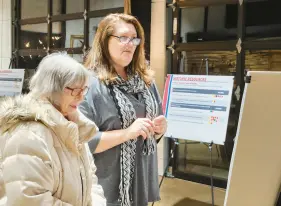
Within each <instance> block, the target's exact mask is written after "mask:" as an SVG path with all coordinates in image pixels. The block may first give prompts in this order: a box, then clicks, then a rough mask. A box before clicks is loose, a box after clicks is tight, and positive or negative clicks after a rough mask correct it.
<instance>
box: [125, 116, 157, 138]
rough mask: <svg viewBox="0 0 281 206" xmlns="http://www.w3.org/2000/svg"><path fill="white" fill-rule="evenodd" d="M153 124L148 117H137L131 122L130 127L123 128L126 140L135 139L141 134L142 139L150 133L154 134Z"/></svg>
mask: <svg viewBox="0 0 281 206" xmlns="http://www.w3.org/2000/svg"><path fill="white" fill-rule="evenodd" d="M153 128H154V125H153V122H152V121H151V120H150V119H147V118H138V119H136V120H135V121H134V123H133V124H131V126H130V127H128V128H127V129H125V132H126V140H129V139H136V138H138V137H139V136H142V137H143V139H146V138H148V137H149V136H151V135H154V130H153Z"/></svg>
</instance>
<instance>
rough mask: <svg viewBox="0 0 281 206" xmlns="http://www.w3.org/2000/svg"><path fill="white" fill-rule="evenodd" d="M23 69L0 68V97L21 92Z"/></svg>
mask: <svg viewBox="0 0 281 206" xmlns="http://www.w3.org/2000/svg"><path fill="white" fill-rule="evenodd" d="M23 79H24V69H6V70H4V69H2V70H1V69H0V97H5V96H16V95H19V94H21V92H22V86H23Z"/></svg>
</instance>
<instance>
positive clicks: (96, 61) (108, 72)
mask: <svg viewBox="0 0 281 206" xmlns="http://www.w3.org/2000/svg"><path fill="white" fill-rule="evenodd" d="M119 21H124V22H126V23H129V24H132V25H134V27H135V29H136V31H137V36H138V38H140V39H141V43H140V45H138V46H137V48H136V50H135V53H134V56H133V59H132V61H131V63H130V64H129V65H128V68H130V69H131V72H132V73H133V74H136V73H138V74H139V75H140V77H141V78H142V79H143V80H144V81H145V83H146V84H147V85H150V84H151V83H152V80H153V77H154V72H153V71H152V70H151V69H149V67H148V64H147V61H146V59H145V50H144V42H145V38H144V31H143V28H142V26H141V24H140V23H139V21H138V20H137V19H136V18H135V17H133V16H131V15H128V14H109V15H107V16H106V17H105V18H104V19H103V20H102V21H101V22H100V23H99V26H98V30H97V32H96V35H95V38H94V41H93V44H92V48H91V50H90V51H89V53H88V55H87V57H86V61H85V67H86V68H89V69H90V70H93V71H94V72H95V73H96V75H97V76H98V78H99V79H100V80H101V81H109V82H110V81H114V79H115V78H116V77H117V74H116V71H115V68H114V67H113V66H112V65H111V63H110V60H111V57H110V54H109V50H108V41H109V37H110V35H112V34H113V31H114V26H115V24H116V23H117V22H119Z"/></svg>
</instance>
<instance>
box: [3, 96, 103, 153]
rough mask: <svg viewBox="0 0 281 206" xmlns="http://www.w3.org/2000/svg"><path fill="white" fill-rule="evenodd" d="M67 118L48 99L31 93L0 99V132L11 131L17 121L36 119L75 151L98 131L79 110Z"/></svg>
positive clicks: (18, 122)
mask: <svg viewBox="0 0 281 206" xmlns="http://www.w3.org/2000/svg"><path fill="white" fill-rule="evenodd" d="M73 115H74V118H73V119H74V120H73V121H68V120H67V119H66V118H65V117H64V116H63V115H62V114H61V113H60V112H59V111H58V110H57V109H56V108H55V107H54V106H53V105H52V104H51V103H50V102H49V101H47V100H43V99H36V98H33V97H32V96H31V95H24V96H18V97H13V98H7V99H5V100H3V101H1V102H0V134H1V133H2V134H3V133H6V132H11V131H12V130H13V129H14V128H15V127H16V126H17V125H18V124H20V123H23V122H31V121H37V122H41V123H43V124H44V125H45V126H46V127H48V128H49V129H51V130H52V131H53V132H54V133H55V134H56V135H57V136H58V137H59V138H60V139H61V140H62V142H63V143H64V144H65V145H66V146H67V147H68V148H69V149H71V150H72V151H73V152H75V153H77V152H78V150H79V146H80V145H82V144H83V143H85V142H88V141H89V140H90V139H91V138H92V137H93V136H94V135H95V133H96V132H97V131H98V128H97V126H96V125H95V123H94V122H92V121H90V120H89V119H87V118H86V117H85V116H84V115H83V114H82V113H80V112H78V111H77V112H76V113H74V114H73Z"/></svg>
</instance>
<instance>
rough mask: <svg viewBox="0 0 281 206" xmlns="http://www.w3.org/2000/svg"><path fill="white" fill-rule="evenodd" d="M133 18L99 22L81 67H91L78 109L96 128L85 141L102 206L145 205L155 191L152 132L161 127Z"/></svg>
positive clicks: (155, 197)
mask: <svg viewBox="0 0 281 206" xmlns="http://www.w3.org/2000/svg"><path fill="white" fill-rule="evenodd" d="M144 42H145V40H144V31H143V28H142V26H141V25H140V23H139V22H138V21H137V19H136V18H134V17H133V16H130V15H126V14H110V15H108V16H106V17H105V18H104V19H103V20H102V21H101V22H100V24H99V27H98V30H97V33H96V35H95V39H94V42H93V46H92V49H91V51H90V52H89V55H88V57H87V60H86V67H87V68H89V69H90V70H92V71H93V73H94V77H93V78H92V80H91V82H90V91H89V93H88V94H87V95H86V98H85V101H83V102H82V104H81V106H80V110H81V111H82V112H83V113H84V114H85V115H86V116H87V117H88V118H90V119H91V120H93V121H94V122H95V123H96V124H97V125H98V127H99V128H100V132H98V133H97V135H95V137H94V138H93V139H92V140H91V141H90V142H89V146H90V149H91V151H92V153H94V157H95V161H96V164H97V167H98V170H97V176H98V178H99V180H100V184H101V185H102V186H103V188H104V192H105V197H106V199H107V201H108V206H111V205H122V206H130V205H134V206H146V205H148V202H153V201H157V200H159V199H160V197H159V187H158V172H157V145H156V138H159V137H160V136H162V135H163V134H164V133H165V131H166V127H167V123H166V119H165V117H164V116H163V115H161V114H162V110H161V99H160V97H159V94H158V92H157V89H156V87H155V84H154V83H153V72H152V70H150V69H149V68H148V66H147V64H146V60H145V55H144Z"/></svg>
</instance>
